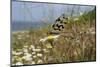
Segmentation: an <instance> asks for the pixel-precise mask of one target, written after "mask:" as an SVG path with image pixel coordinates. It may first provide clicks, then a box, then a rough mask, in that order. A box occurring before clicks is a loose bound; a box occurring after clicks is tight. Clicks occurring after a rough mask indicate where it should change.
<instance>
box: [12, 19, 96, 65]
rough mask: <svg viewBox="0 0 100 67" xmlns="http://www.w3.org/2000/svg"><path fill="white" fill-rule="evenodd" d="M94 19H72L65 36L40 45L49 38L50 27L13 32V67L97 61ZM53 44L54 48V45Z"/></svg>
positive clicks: (67, 25)
mask: <svg viewBox="0 0 100 67" xmlns="http://www.w3.org/2000/svg"><path fill="white" fill-rule="evenodd" d="M95 23H96V22H95V19H93V20H91V21H89V20H86V21H85V20H84V21H83V20H82V19H79V20H78V21H74V20H70V22H69V23H67V24H66V28H65V30H64V31H65V32H67V33H65V34H66V35H65V36H60V37H59V38H58V39H57V40H53V41H52V42H53V43H52V44H51V43H50V42H49V41H46V42H40V41H39V40H40V39H41V38H43V37H46V36H48V35H47V33H46V32H47V31H48V30H49V28H43V29H39V30H31V31H26V32H25V31H22V32H13V33H12V63H13V65H23V64H24V65H30V64H45V63H63V62H76V61H95V60H96V32H95V30H96V29H95V28H96V27H95V26H96V25H95ZM51 45H53V47H52V46H51Z"/></svg>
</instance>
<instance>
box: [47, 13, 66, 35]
mask: <svg viewBox="0 0 100 67" xmlns="http://www.w3.org/2000/svg"><path fill="white" fill-rule="evenodd" d="M67 22H68V18H67V17H65V14H62V15H61V16H60V17H58V18H57V19H56V20H55V22H54V24H53V25H52V26H51V27H52V31H49V34H59V32H61V31H62V30H63V29H64V28H65V25H66V23H67Z"/></svg>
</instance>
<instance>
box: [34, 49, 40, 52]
mask: <svg viewBox="0 0 100 67" xmlns="http://www.w3.org/2000/svg"><path fill="white" fill-rule="evenodd" d="M32 51H35V52H40V51H41V49H32Z"/></svg>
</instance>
